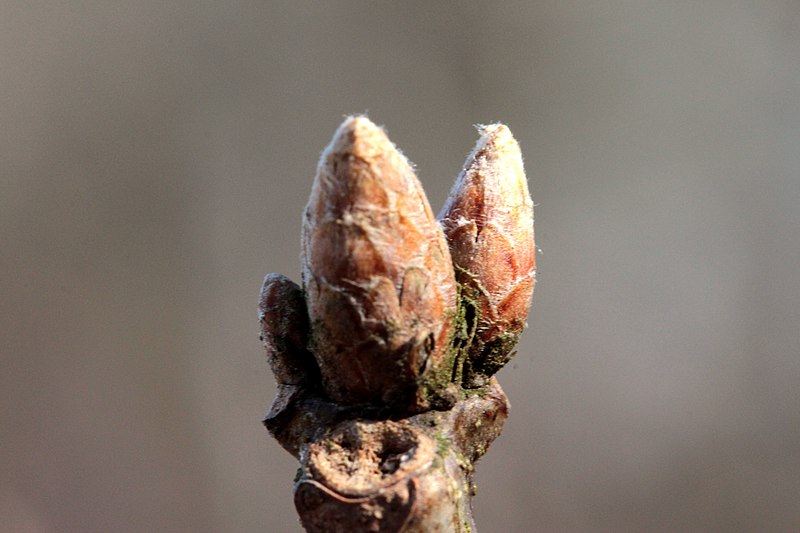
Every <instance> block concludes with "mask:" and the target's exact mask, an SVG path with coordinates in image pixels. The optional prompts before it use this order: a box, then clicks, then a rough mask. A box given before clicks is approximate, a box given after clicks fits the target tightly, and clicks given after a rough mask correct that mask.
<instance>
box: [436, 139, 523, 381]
mask: <svg viewBox="0 0 800 533" xmlns="http://www.w3.org/2000/svg"><path fill="white" fill-rule="evenodd" d="M439 220H440V222H441V224H442V226H443V228H444V232H445V235H446V236H447V240H448V243H449V245H450V253H451V255H452V257H453V264H454V265H455V267H456V279H457V280H458V282H459V285H460V286H461V290H462V304H463V305H464V306H465V309H467V311H466V312H465V313H464V314H465V316H466V317H468V319H469V318H470V317H474V318H472V320H473V324H472V327H471V328H470V329H471V330H472V332H474V338H473V339H472V344H471V346H470V348H469V353H468V357H467V361H466V362H465V376H464V377H465V382H466V383H467V384H468V385H471V386H475V385H482V384H483V383H485V381H486V379H487V378H488V377H489V376H491V375H492V374H494V373H495V372H497V371H498V370H499V369H500V368H501V367H502V366H503V365H504V364H505V363H506V362H508V360H509V359H510V357H511V355H512V353H511V352H512V350H513V348H514V346H515V345H516V343H517V341H518V340H519V335H520V333H521V332H522V329H523V328H524V327H525V320H526V318H527V316H528V307H529V306H530V302H531V297H532V295H533V286H534V281H535V276H536V254H535V250H536V246H535V244H534V236H533V202H532V201H531V197H530V194H529V193H528V182H527V180H526V178H525V170H524V169H523V166H522V155H521V154H520V150H519V145H518V144H517V141H516V140H515V139H514V137H513V136H512V135H511V132H510V131H509V129H508V128H507V127H506V126H504V125H502V124H492V125H490V126H485V127H482V128H481V138H480V139H479V140H478V143H477V145H476V146H475V149H474V150H473V151H472V153H471V154H470V155H469V157H468V158H467V161H466V163H465V164H464V170H463V171H462V172H461V174H460V175H459V177H458V179H457V180H456V183H455V185H454V186H453V189H452V191H451V192H450V196H449V197H448V199H447V201H446V203H445V206H444V208H443V209H442V211H441V213H440V214H439ZM473 311H474V312H473Z"/></svg>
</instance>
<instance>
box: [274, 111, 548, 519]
mask: <svg viewBox="0 0 800 533" xmlns="http://www.w3.org/2000/svg"><path fill="white" fill-rule="evenodd" d="M301 264H302V279H303V286H302V288H301V287H300V286H298V285H297V284H295V283H294V282H292V281H291V280H289V279H287V278H285V277H284V276H281V275H278V274H270V275H268V276H267V277H266V278H265V280H264V285H263V287H262V290H261V296H260V299H259V319H260V324H261V338H262V340H263V342H264V347H265V349H266V351H267V356H268V360H269V363H270V366H271V368H272V370H273V373H274V374H275V377H276V380H277V382H278V393H277V395H276V397H275V400H274V401H273V404H272V407H271V408H270V410H269V412H268V414H267V416H266V419H265V420H264V423H265V425H266V427H267V429H268V430H269V432H270V433H271V434H272V436H273V437H275V439H277V440H278V442H279V443H280V444H281V445H282V446H283V447H284V448H285V449H286V450H287V451H288V452H289V453H291V454H292V455H293V456H295V457H296V458H297V459H298V460H299V461H300V465H301V468H300V470H299V473H298V478H297V480H296V484H295V489H294V501H295V506H296V508H297V511H298V513H299V515H300V520H301V522H302V524H303V526H304V527H305V529H306V530H307V531H309V532H323V531H324V532H361V531H365V532H366V531H370V532H372V531H387V532H406V533H409V532H429V531H442V532H467V531H470V532H473V531H475V524H474V521H473V517H472V507H471V497H472V495H473V494H474V492H475V490H474V484H473V479H472V476H473V464H474V463H475V461H477V460H478V459H479V458H480V457H481V456H482V455H483V454H484V453H486V450H487V449H488V447H489V445H490V444H491V443H492V442H493V441H494V439H495V438H497V436H498V435H499V434H500V431H501V430H502V426H503V423H504V421H505V419H506V417H507V416H508V409H509V404H508V399H507V398H506V395H505V394H504V393H503V390H502V389H501V388H500V385H499V383H498V382H497V380H496V379H495V378H494V377H493V374H494V373H495V372H497V370H499V369H500V368H501V367H502V366H503V365H504V364H505V363H506V362H507V361H508V360H509V359H510V358H511V356H512V355H513V353H514V352H513V349H514V347H515V346H516V343H517V341H518V339H519V335H520V333H521V331H522V329H523V328H524V326H525V320H526V317H527V312H528V307H529V305H530V300H531V296H532V293H533V285H534V281H535V244H534V240H533V207H532V202H531V199H530V195H529V193H528V187H527V182H526V180H525V174H524V171H523V167H522V158H521V155H520V152H519V147H518V146H517V143H516V141H515V140H514V138H513V136H512V135H511V132H510V131H509V130H508V128H506V127H505V126H503V125H500V124H495V125H491V126H486V127H483V128H482V129H481V138H480V140H479V141H478V144H477V146H476V148H475V150H474V151H473V152H472V154H470V156H469V158H468V159H467V163H466V164H465V167H464V171H463V172H462V173H461V175H460V176H459V177H458V179H457V180H456V184H455V185H454V187H453V190H452V192H451V194H450V197H449V198H448V200H447V202H446V204H445V207H444V208H443V209H442V212H441V213H440V215H439V220H438V221H437V219H435V218H434V216H433V213H432V211H431V208H430V206H429V204H428V201H427V198H426V197H425V194H424V192H423V190H422V187H421V185H420V183H419V181H418V180H417V178H416V176H415V175H414V172H413V170H412V168H411V165H410V164H409V163H408V161H407V160H406V159H405V157H403V155H402V154H401V153H400V152H399V151H398V150H397V148H396V147H395V146H394V145H393V144H392V143H391V142H390V141H389V139H388V138H387V136H386V134H385V133H384V131H383V130H382V129H381V128H379V127H377V126H376V125H375V124H373V123H372V122H370V121H369V119H367V118H366V117H350V118H348V119H346V120H345V122H344V123H343V124H342V125H341V126H340V127H339V129H338V130H337V132H336V133H335V135H334V137H333V140H332V141H331V143H330V145H329V146H328V147H327V148H326V149H325V151H324V152H323V153H322V157H321V159H320V162H319V166H318V169H317V175H316V178H315V180H314V184H313V186H312V192H311V197H310V199H309V202H308V205H307V207H306V210H305V213H304V216H303V225H302V256H301Z"/></svg>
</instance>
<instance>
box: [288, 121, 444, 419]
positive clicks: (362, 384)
mask: <svg viewBox="0 0 800 533" xmlns="http://www.w3.org/2000/svg"><path fill="white" fill-rule="evenodd" d="M302 245H303V246H302V256H301V261H302V269H303V283H304V289H305V291H306V299H307V303H308V312H309V316H310V318H311V324H312V333H311V343H310V347H311V351H312V352H313V353H314V355H315V357H316V358H317V361H318V363H319V366H320V369H321V371H322V377H323V386H324V388H325V391H326V392H327V394H328V395H329V396H330V397H331V399H333V400H334V401H337V402H340V403H360V402H376V403H400V404H404V405H406V406H408V407H409V408H411V409H421V408H423V406H424V404H425V402H426V401H427V399H426V398H424V397H423V396H424V394H423V389H426V388H427V387H424V385H425V384H426V383H428V382H429V381H430V380H431V379H433V378H434V377H437V376H439V375H441V374H443V373H445V372H447V373H450V372H451V371H452V370H451V369H452V361H450V362H449V364H450V365H451V369H450V370H448V369H447V368H446V367H447V364H448V362H447V361H445V359H446V358H447V357H449V355H450V352H451V350H449V347H450V346H449V345H450V340H451V336H452V331H453V325H452V319H453V316H454V313H455V307H456V287H455V279H454V275H453V268H452V263H451V260H450V253H449V251H448V247H447V243H446V241H445V239H444V235H443V234H442V231H441V228H440V227H439V225H438V224H437V223H436V220H435V219H434V217H433V213H432V212H431V208H430V206H429V205H428V200H427V198H426V197H425V193H424V192H423V190H422V187H421V185H420V183H419V181H418V180H417V178H416V176H415V175H414V172H413V170H412V169H411V166H410V165H409V163H408V161H407V160H406V159H405V157H403V155H402V154H401V153H400V152H399V151H398V150H397V148H395V146H394V145H393V144H392V143H391V142H390V141H389V139H388V138H387V137H386V134H385V133H384V132H383V130H382V129H380V128H379V127H377V126H376V125H375V124H373V123H372V122H370V120H369V119H367V118H366V117H351V118H348V119H347V120H345V122H344V123H343V124H342V125H341V126H340V127H339V129H338V130H337V132H336V134H335V135H334V137H333V140H332V141H331V143H330V145H329V146H328V147H327V148H326V149H325V151H324V152H323V153H322V157H321V159H320V163H319V167H318V169H317V175H316V178H315V180H314V185H313V188H312V191H311V197H310V199H309V201H308V205H307V206H306V211H305V215H304V219H303V236H302ZM431 389H435V387H431Z"/></svg>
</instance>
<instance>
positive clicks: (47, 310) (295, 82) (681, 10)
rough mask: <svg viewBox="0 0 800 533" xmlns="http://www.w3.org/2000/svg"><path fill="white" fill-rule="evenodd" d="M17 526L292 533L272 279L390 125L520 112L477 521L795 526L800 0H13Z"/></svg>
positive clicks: (1, 334)
mask: <svg viewBox="0 0 800 533" xmlns="http://www.w3.org/2000/svg"><path fill="white" fill-rule="evenodd" d="M0 72H1V73H2V74H1V75H0V224H1V225H0V291H1V293H0V317H2V325H1V327H0V350H1V351H2V354H1V355H2V358H1V359H0V361H1V362H0V365H2V366H1V367H0V394H2V409H1V410H0V424H1V425H2V430H0V431H2V433H1V435H2V452H3V453H2V457H0V517H2V519H0V530H2V531H14V532H62V531H68V532H95V531H96V532H105V531H117V532H128V531H131V532H138V531H193V532H195V531H197V532H201V531H202V532H205V531H208V532H217V531H225V532H252V531H274V532H300V531H302V530H301V528H300V526H299V524H298V521H297V517H296V514H295V511H294V507H293V504H292V499H291V489H292V478H293V476H294V473H295V469H296V462H295V460H294V459H293V458H292V457H291V456H290V455H289V454H288V453H286V452H285V451H284V450H283V449H281V448H280V447H279V446H278V444H277V443H276V442H275V441H273V440H272V439H271V438H270V437H269V435H268V434H267V432H266V431H265V430H264V429H263V427H262V426H261V422H260V420H261V418H262V416H263V414H264V412H265V411H266V409H267V407H268V406H269V404H270V403H271V401H272V397H273V394H274V391H275V385H274V382H273V378H272V375H271V373H270V371H269V368H268V365H267V362H266V360H265V357H264V354H263V352H262V348H261V345H260V343H259V341H258V325H257V319H256V300H257V294H258V290H259V287H260V284H261V280H262V278H263V276H264V275H265V274H267V273H269V272H273V271H274V272H281V273H284V274H286V275H289V276H290V277H293V278H294V279H295V280H298V281H299V250H300V247H299V233H300V216H301V212H302V209H303V207H304V205H305V202H306V199H307V197H308V194H309V191H310V186H311V180H312V178H313V175H314V171H315V167H316V163H317V159H318V157H319V153H320V151H321V150H322V148H323V147H324V146H325V145H326V144H327V142H328V141H329V139H330V137H331V135H332V134H333V132H334V131H335V129H336V127H337V126H338V124H339V123H340V121H341V120H342V119H343V117H344V116H345V115H347V114H350V113H359V112H368V113H369V115H370V117H371V118H372V119H373V120H374V121H375V122H377V123H379V124H384V125H385V126H386V129H387V131H388V133H389V135H390V137H391V139H392V140H393V141H394V142H395V143H397V145H398V146H399V147H400V148H401V149H402V150H403V151H404V152H405V154H406V155H407V156H408V157H409V158H410V159H411V160H412V161H414V162H415V163H416V164H417V167H418V170H419V176H420V179H421V181H422V183H423V184H424V186H425V188H426V190H427V192H428V195H429V198H430V200H431V204H432V205H433V208H434V211H438V209H439V206H441V204H442V202H443V201H444V198H445V196H446V194H447V192H448V190H449V188H450V185H451V184H452V182H453V180H454V179H455V176H456V175H457V173H458V172H459V170H460V169H461V165H462V163H463V161H464V158H465V157H466V155H467V153H468V152H469V151H470V150H471V148H472V146H473V144H474V143H475V141H476V140H477V133H476V131H475V130H474V128H473V124H477V123H487V122H490V121H503V122H505V123H507V124H508V125H509V126H510V127H511V129H512V131H513V132H514V133H515V135H516V137H517V139H518V140H519V142H520V144H521V146H522V150H523V154H524V155H525V158H526V169H527V172H528V177H529V180H530V186H531V191H532V193H533V196H534V200H535V201H536V204H537V207H536V236H537V244H538V245H539V246H540V248H541V249H542V253H541V254H540V256H539V258H538V262H539V283H538V285H537V289H536V294H535V296H534V305H533V309H532V311H531V315H530V320H529V323H530V328H529V329H528V330H527V331H526V333H525V334H524V336H523V341H522V343H521V345H520V347H519V355H518V356H517V357H516V359H514V361H513V362H512V363H511V364H510V365H509V366H508V367H507V368H506V369H504V370H503V371H502V372H501V373H500V375H499V377H500V381H501V383H502V384H503V386H504V387H505V389H506V392H507V393H508V395H509V397H510V399H511V402H512V414H511V418H510V419H509V421H508V423H507V425H506V428H505V431H504V433H503V435H502V436H501V437H500V439H498V441H496V443H495V444H494V445H493V447H492V449H491V450H490V451H489V453H488V454H487V455H486V456H485V458H483V459H482V460H481V462H480V463H478V470H477V483H478V488H479V492H478V495H477V497H476V499H475V506H476V518H477V522H478V526H479V528H480V531H481V532H483V533H491V532H508V531H513V532H517V531H519V532H527V531H534V532H551V531H574V532H583V531H586V532H593V531H753V532H755V531H759V532H764V531H797V530H799V529H800V500H798V495H799V494H800V392H798V391H800V386H799V385H800V272H798V269H799V267H800V231H799V229H800V4H798V2H796V1H793V0H784V1H780V0H762V1H759V2H755V1H713V0H709V1H706V2H679V1H667V2H664V1H640V2H630V1H608V2H573V1H540V2H507V3H506V2H504V3H492V2H474V1H473V2H451V1H443V2H419V1H410V2H396V3H390V2H365V1H361V2H357V1H346V2H325V3H323V2H304V1H292V2H288V1H287V2H274V1H263V0H262V1H259V2H254V1H244V2H224V3H223V2H207V1H202V2H198V1H191V2H190V1H185V0H179V1H173V2H151V1H132V0H124V1H114V2H108V1H99V0H90V1H85V2H47V1H37V0H26V1H24V2H23V1H19V0H10V1H5V2H2V4H0Z"/></svg>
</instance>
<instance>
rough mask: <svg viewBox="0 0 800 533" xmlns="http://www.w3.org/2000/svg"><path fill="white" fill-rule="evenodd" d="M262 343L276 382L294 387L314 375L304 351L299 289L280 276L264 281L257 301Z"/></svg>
mask: <svg viewBox="0 0 800 533" xmlns="http://www.w3.org/2000/svg"><path fill="white" fill-rule="evenodd" d="M258 319H259V323H260V324H261V341H262V342H263V343H264V348H265V349H266V351H267V359H268V360H269V364H270V367H271V368H272V372H273V374H275V380H276V381H277V382H278V383H279V384H284V385H297V384H300V383H302V382H303V381H305V380H306V379H307V378H308V377H309V376H313V375H314V374H316V368H315V367H316V363H315V362H314V356H312V355H311V354H310V353H309V352H308V351H307V350H306V343H307V341H308V315H307V313H306V304H305V300H304V298H303V291H302V290H301V289H300V287H299V286H298V285H297V284H296V283H295V282H293V281H292V280H290V279H289V278H287V277H286V276H282V275H280V274H269V275H267V277H265V278H264V284H263V285H262V287H261V294H260V297H259V299H258Z"/></svg>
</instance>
